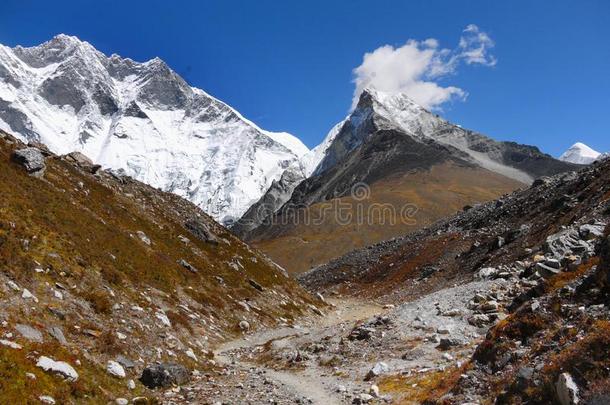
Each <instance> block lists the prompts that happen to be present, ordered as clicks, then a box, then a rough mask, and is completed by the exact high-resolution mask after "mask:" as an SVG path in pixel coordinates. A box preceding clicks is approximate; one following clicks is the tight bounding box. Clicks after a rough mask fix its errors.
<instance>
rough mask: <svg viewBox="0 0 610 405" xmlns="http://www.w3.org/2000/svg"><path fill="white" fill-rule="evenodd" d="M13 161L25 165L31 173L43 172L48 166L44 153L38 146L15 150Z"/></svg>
mask: <svg viewBox="0 0 610 405" xmlns="http://www.w3.org/2000/svg"><path fill="white" fill-rule="evenodd" d="M12 158H13V161H15V162H16V163H18V164H20V165H21V166H23V168H24V169H25V170H26V171H27V172H28V173H30V174H42V173H43V172H44V170H45V168H46V165H45V162H44V155H43V154H42V152H41V151H40V149H37V148H32V147H29V148H24V149H19V150H16V151H15V152H13V156H12Z"/></svg>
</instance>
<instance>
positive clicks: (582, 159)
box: [559, 142, 602, 165]
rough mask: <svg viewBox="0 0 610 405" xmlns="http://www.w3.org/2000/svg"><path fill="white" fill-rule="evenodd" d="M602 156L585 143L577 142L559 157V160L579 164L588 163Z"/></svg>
mask: <svg viewBox="0 0 610 405" xmlns="http://www.w3.org/2000/svg"><path fill="white" fill-rule="evenodd" d="M601 156H602V154H601V153H599V152H598V151H596V150H594V149H591V148H590V147H589V146H587V145H585V144H584V143H581V142H576V143H575V144H574V145H572V146H570V148H569V149H568V150H566V151H565V152H564V153H563V154H562V155H561V156H560V157H559V160H562V161H564V162H570V163H576V164H579V165H588V164H591V163H593V162H595V161H596V160H597V159H599V158H600V157H601Z"/></svg>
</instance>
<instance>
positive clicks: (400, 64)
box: [352, 24, 497, 109]
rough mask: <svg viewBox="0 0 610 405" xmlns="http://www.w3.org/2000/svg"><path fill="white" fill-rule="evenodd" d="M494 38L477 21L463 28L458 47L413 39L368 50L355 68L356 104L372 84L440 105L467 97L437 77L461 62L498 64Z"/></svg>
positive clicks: (427, 104) (429, 105)
mask: <svg viewBox="0 0 610 405" xmlns="http://www.w3.org/2000/svg"><path fill="white" fill-rule="evenodd" d="M493 46H494V42H493V41H492V40H491V38H490V37H489V35H487V34H486V33H485V32H482V31H481V30H479V27H477V26H476V25H474V24H470V25H468V26H467V27H466V28H465V29H464V31H463V32H462V36H461V38H460V41H459V45H458V47H457V48H456V49H453V50H452V49H445V48H440V45H439V42H438V40H436V39H434V38H429V39H426V40H423V41H416V40H412V39H411V40H409V41H407V42H406V43H405V44H404V45H403V46H401V47H398V48H395V47H393V46H391V45H384V46H382V47H379V48H377V49H375V50H374V51H373V52H367V53H366V54H364V57H363V60H362V64H361V65H360V66H358V67H357V68H355V69H354V84H355V85H356V88H355V90H354V97H353V100H352V108H354V107H355V106H356V104H357V103H358V98H359V97H360V93H362V90H364V89H365V88H367V87H371V88H374V89H377V90H380V91H384V92H388V93H399V92H400V93H405V94H407V95H408V96H409V97H411V98H412V99H413V100H414V101H415V102H417V103H418V104H420V105H422V106H424V107H426V108H429V109H439V108H440V106H441V105H442V104H444V103H446V102H448V101H451V100H456V99H457V100H464V99H465V98H466V95H467V93H466V92H465V91H464V90H462V89H460V88H458V87H454V86H446V87H443V86H441V85H439V84H438V83H437V82H436V81H437V80H438V79H440V78H443V77H446V76H448V75H451V74H454V73H455V72H456V69H457V68H458V66H459V65H460V63H462V62H464V63H466V64H467V65H472V64H479V65H484V66H494V65H495V64H496V62H497V60H496V58H495V57H494V56H493V55H491V54H490V53H489V51H490V49H491V48H493Z"/></svg>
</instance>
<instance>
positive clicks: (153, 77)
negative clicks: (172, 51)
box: [139, 59, 192, 108]
mask: <svg viewBox="0 0 610 405" xmlns="http://www.w3.org/2000/svg"><path fill="white" fill-rule="evenodd" d="M145 80H146V82H145V84H144V85H143V87H142V92H141V93H140V95H139V99H140V100H142V101H144V102H146V103H148V104H149V105H152V106H156V107H172V108H175V107H178V108H180V107H184V106H185V105H186V103H187V101H188V100H189V97H190V95H191V93H192V90H191V88H190V87H189V86H188V85H187V84H186V82H185V81H184V80H182V79H181V78H180V77H179V76H178V75H177V74H175V73H174V72H172V71H171V70H170V68H169V67H168V66H167V65H166V64H165V63H164V62H162V61H161V60H160V59H157V60H153V61H152V62H151V66H150V71H149V74H148V77H147V78H146V79H145Z"/></svg>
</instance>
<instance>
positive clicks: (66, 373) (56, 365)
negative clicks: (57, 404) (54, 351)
mask: <svg viewBox="0 0 610 405" xmlns="http://www.w3.org/2000/svg"><path fill="white" fill-rule="evenodd" d="M36 366H37V367H40V368H41V369H43V370H44V371H50V372H52V373H56V374H59V375H61V376H62V377H64V378H66V379H68V380H70V381H76V380H78V373H77V372H76V370H74V368H73V367H72V366H71V365H69V364H68V363H66V362H65V361H55V360H53V359H52V358H50V357H46V356H40V358H39V359H38V362H37V363H36Z"/></svg>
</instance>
